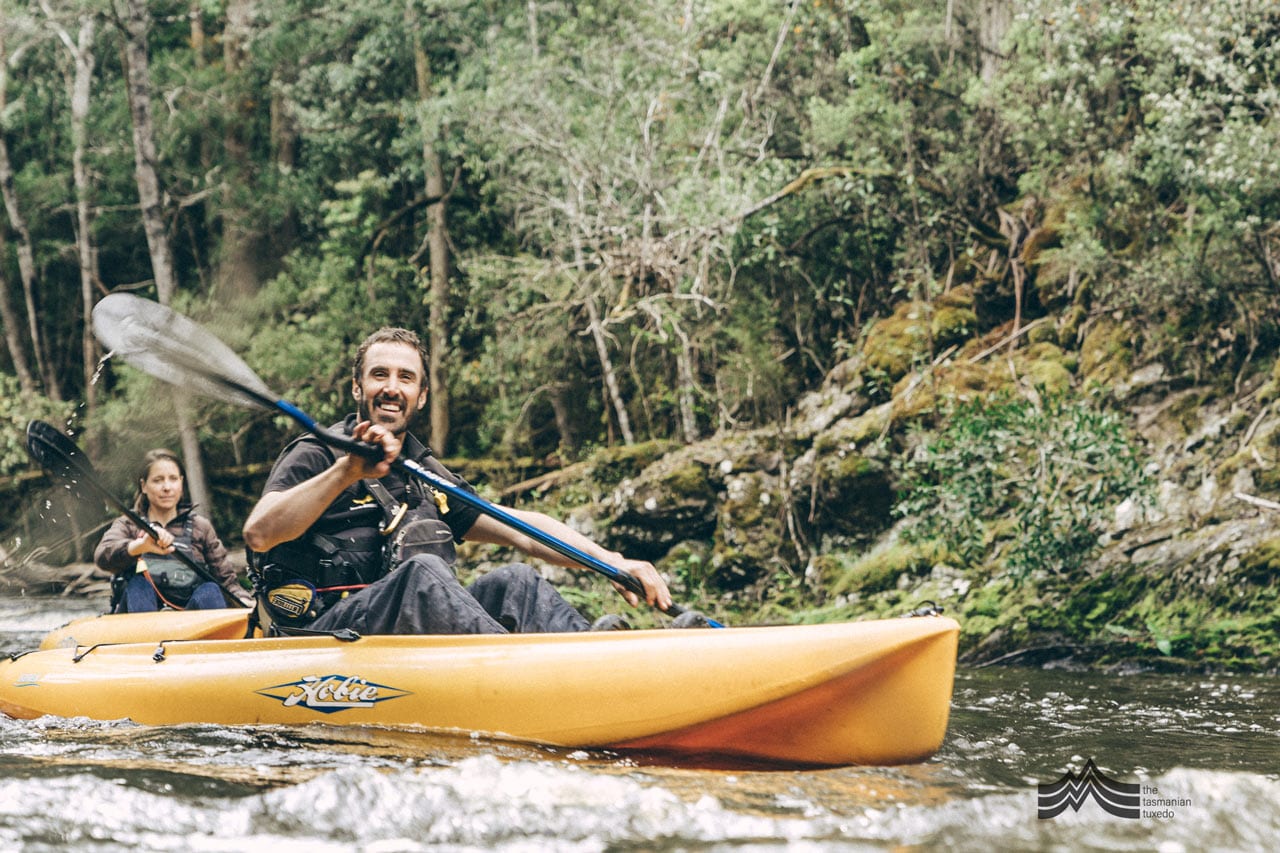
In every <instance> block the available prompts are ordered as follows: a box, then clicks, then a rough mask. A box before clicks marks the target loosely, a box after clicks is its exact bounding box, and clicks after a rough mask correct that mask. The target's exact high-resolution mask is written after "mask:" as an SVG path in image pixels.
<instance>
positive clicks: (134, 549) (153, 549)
mask: <svg viewBox="0 0 1280 853" xmlns="http://www.w3.org/2000/svg"><path fill="white" fill-rule="evenodd" d="M128 550H129V556H131V557H141V556H142V555H143V554H172V553H173V534H172V533H170V532H169V531H168V530H165V529H164V528H160V529H159V530H157V531H156V532H155V535H154V537H153V536H152V534H150V533H142V534H140V535H139V536H138V538H137V539H135V540H133V541H132V542H130V543H129V548H128Z"/></svg>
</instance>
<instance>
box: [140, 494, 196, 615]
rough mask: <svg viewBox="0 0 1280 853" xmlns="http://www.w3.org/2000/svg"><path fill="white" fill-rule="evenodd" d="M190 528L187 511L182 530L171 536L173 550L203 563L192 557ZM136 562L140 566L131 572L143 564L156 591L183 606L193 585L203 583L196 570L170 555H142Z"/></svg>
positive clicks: (194, 588) (192, 589) (193, 539)
mask: <svg viewBox="0 0 1280 853" xmlns="http://www.w3.org/2000/svg"><path fill="white" fill-rule="evenodd" d="M192 527H193V521H192V518H191V514H190V513H188V514H187V518H186V522H185V523H184V524H183V525H182V532H181V533H180V534H178V535H176V536H174V537H173V547H174V551H175V552H177V551H181V552H182V553H184V554H186V555H187V556H189V557H190V558H191V559H192V561H193V562H196V563H199V564H200V565H204V564H203V562H201V561H200V560H197V559H196V553H195V547H194V545H195V538H194V536H193V535H192ZM138 563H139V564H140V565H139V567H138V568H135V570H134V571H135V572H136V571H138V570H139V569H140V568H141V566H142V565H145V566H146V567H147V572H148V573H149V574H150V575H151V580H152V582H153V583H154V584H155V585H156V589H158V590H159V591H160V594H161V595H162V596H164V598H165V600H166V601H169V602H172V603H173V604H176V605H177V606H178V607H185V606H186V604H187V602H188V601H190V600H191V594H192V593H194V592H195V591H196V587H198V586H200V584H202V583H205V582H206V579H205V578H203V577H201V576H200V573H199V572H197V571H196V570H195V569H193V568H191V567H190V566H188V565H187V564H186V563H184V562H183V561H182V560H180V559H178V558H177V557H176V556H174V554H146V555H144V556H142V557H139V558H138Z"/></svg>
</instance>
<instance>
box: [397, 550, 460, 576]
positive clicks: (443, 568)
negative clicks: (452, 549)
mask: <svg viewBox="0 0 1280 853" xmlns="http://www.w3.org/2000/svg"><path fill="white" fill-rule="evenodd" d="M395 571H396V572H404V573H405V574H406V575H409V574H413V575H417V576H419V577H421V578H429V579H431V580H435V581H443V580H449V581H454V582H456V581H457V579H458V576H457V575H456V574H454V571H453V567H452V566H450V565H449V564H448V563H446V562H445V561H444V560H442V559H441V558H440V557H437V556H436V555H435V554H416V555H414V556H412V557H410V558H409V559H407V560H405V561H404V562H403V563H401V564H400V565H399V567H398V568H397V569H396V570H395Z"/></svg>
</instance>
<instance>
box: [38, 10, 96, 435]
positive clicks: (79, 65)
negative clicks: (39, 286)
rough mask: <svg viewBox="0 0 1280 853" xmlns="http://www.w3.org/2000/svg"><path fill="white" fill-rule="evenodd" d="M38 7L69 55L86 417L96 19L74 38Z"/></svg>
mask: <svg viewBox="0 0 1280 853" xmlns="http://www.w3.org/2000/svg"><path fill="white" fill-rule="evenodd" d="M40 7H41V8H42V9H43V10H44V13H45V16H46V17H47V18H48V19H49V24H50V26H52V27H53V29H54V32H56V33H57V35H58V39H59V40H60V41H61V42H62V45H63V47H65V48H66V49H67V53H68V54H69V55H70V56H71V62H72V67H73V69H74V70H73V72H72V74H71V75H70V78H69V80H68V84H69V85H68V94H69V97H70V101H71V174H72V181H73V183H74V185H75V193H76V225H75V234H76V258H77V259H78V260H79V262H80V301H81V304H82V305H83V306H84V324H83V328H82V330H81V335H80V350H81V368H82V369H83V371H84V399H85V409H86V412H87V414H88V416H89V417H90V418H92V417H93V414H94V412H95V411H96V409H97V402H98V400H97V398H98V394H97V385H96V384H95V383H94V381H93V377H94V374H95V373H96V371H97V366H98V345H97V341H95V340H94V337H93V283H94V279H95V278H96V277H97V266H98V264H97V258H96V250H95V249H94V245H93V207H92V185H91V181H90V178H89V169H88V167H87V166H86V165H85V159H84V156H85V150H86V148H87V147H88V131H87V130H86V128H87V126H88V122H89V94H90V91H91V90H92V87H93V67H94V64H95V59H94V55H93V33H94V21H93V18H92V17H91V16H85V17H82V18H81V19H80V32H79V34H78V37H77V38H76V40H74V41H73V40H72V39H71V34H70V33H69V32H67V30H66V28H65V27H63V26H62V24H61V23H59V21H58V19H57V17H56V15H55V13H54V10H53V7H52V6H51V5H50V4H49V2H48V0H42V2H41V3H40Z"/></svg>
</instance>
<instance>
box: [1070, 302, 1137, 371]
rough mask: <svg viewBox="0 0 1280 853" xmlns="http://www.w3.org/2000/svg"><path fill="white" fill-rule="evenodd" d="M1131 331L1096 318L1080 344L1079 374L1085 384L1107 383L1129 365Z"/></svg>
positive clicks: (1104, 319) (1131, 364) (1101, 318)
mask: <svg viewBox="0 0 1280 853" xmlns="http://www.w3.org/2000/svg"><path fill="white" fill-rule="evenodd" d="M1135 339H1136V336H1135V334H1134V330H1133V329H1130V328H1129V327H1128V326H1127V325H1126V324H1124V323H1121V322H1117V321H1116V320H1113V319H1111V318H1110V317H1100V318H1099V319H1098V321H1097V322H1096V323H1095V324H1094V325H1093V327H1092V328H1091V329H1090V330H1089V331H1088V332H1087V333H1086V334H1085V336H1084V340H1083V341H1082V342H1081V344H1080V375H1081V376H1082V377H1083V378H1084V380H1085V381H1086V382H1087V383H1090V384H1094V385H1111V384H1112V383H1113V382H1115V381H1116V380H1117V379H1119V378H1121V377H1122V376H1125V375H1127V374H1128V373H1129V371H1130V370H1131V369H1132V366H1133V358H1134V353H1133V341H1134V340H1135Z"/></svg>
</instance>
